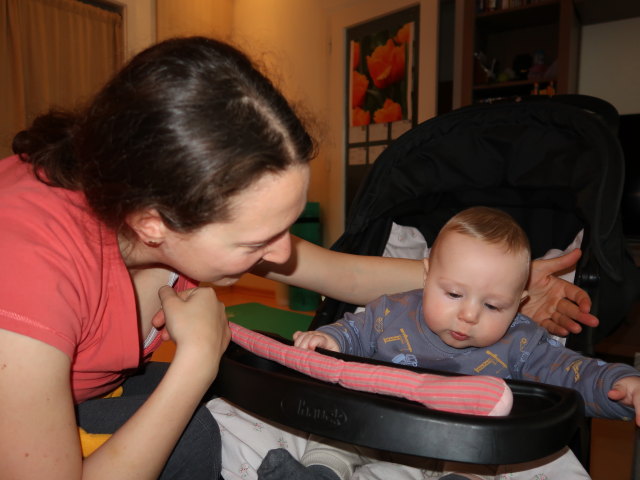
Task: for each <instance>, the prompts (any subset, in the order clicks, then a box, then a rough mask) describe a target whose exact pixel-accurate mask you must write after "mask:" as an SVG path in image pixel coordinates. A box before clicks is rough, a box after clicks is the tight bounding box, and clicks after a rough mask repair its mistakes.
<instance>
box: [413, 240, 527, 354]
mask: <svg viewBox="0 0 640 480" xmlns="http://www.w3.org/2000/svg"><path fill="white" fill-rule="evenodd" d="M438 242H439V244H438V248H437V252H435V254H434V256H433V257H432V258H430V259H427V260H425V286H424V292H423V306H422V310H423V315H424V319H425V322H426V324H427V326H428V327H429V328H430V329H431V330H432V331H433V332H435V333H436V334H437V335H438V336H439V337H440V338H441V339H442V340H443V341H444V342H445V343H446V344H447V345H450V346H452V347H455V348H465V347H486V346H488V345H492V344H494V343H496V342H497V341H498V340H500V339H501V338H502V337H503V336H504V334H505V333H506V331H507V329H508V328H509V325H510V324H511V322H512V321H513V318H514V317H515V315H516V312H517V311H518V307H519V305H520V302H521V300H522V299H523V298H524V297H525V296H526V293H525V292H524V291H523V290H524V283H525V281H526V278H527V276H528V263H527V261H526V258H525V254H524V253H515V254H514V253H507V252H505V250H504V247H503V246H502V245H492V244H489V243H486V242H484V241H482V240H478V239H475V238H471V237H469V236H466V235H462V234H460V233H456V232H448V233H446V234H445V237H444V238H442V239H441V240H439V241H438Z"/></svg>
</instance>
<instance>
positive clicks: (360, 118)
mask: <svg viewBox="0 0 640 480" xmlns="http://www.w3.org/2000/svg"><path fill="white" fill-rule="evenodd" d="M370 123H371V112H368V111H366V110H363V109H361V108H360V107H356V108H354V109H353V111H352V112H351V124H352V125H353V126H354V127H363V126H364V125H369V124H370Z"/></svg>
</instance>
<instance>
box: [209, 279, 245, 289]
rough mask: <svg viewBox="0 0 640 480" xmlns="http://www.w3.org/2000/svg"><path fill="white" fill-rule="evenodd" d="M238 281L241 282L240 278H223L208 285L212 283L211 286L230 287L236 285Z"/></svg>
mask: <svg viewBox="0 0 640 480" xmlns="http://www.w3.org/2000/svg"><path fill="white" fill-rule="evenodd" d="M238 280H240V276H238V277H223V278H219V279H217V280H213V281H211V282H207V283H210V284H211V285H215V286H216V287H230V286H231V285H233V284H235V283H236V282H237V281H238Z"/></svg>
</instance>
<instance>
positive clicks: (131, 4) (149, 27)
mask: <svg viewBox="0 0 640 480" xmlns="http://www.w3.org/2000/svg"><path fill="white" fill-rule="evenodd" d="M111 2H112V3H116V4H118V5H122V6H123V7H124V16H123V17H124V37H125V38H124V49H125V59H129V58H131V57H132V56H133V55H135V54H136V53H138V52H139V51H140V50H143V49H144V48H146V47H148V46H149V45H152V44H153V43H155V41H156V0H111Z"/></svg>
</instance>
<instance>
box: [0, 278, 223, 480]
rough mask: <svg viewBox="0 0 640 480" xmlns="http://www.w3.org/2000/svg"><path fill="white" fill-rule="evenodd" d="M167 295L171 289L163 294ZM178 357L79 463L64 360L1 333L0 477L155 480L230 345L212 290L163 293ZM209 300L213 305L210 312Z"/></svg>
mask: <svg viewBox="0 0 640 480" xmlns="http://www.w3.org/2000/svg"><path fill="white" fill-rule="evenodd" d="M167 290H168V291H167ZM161 298H162V302H163V309H164V310H165V313H166V316H167V329H169V331H170V334H171V336H172V338H173V339H174V340H175V341H176V345H177V347H176V354H175V358H174V361H173V362H172V364H171V366H170V367H169V369H168V371H167V373H166V375H165V377H164V379H163V380H162V381H161V382H160V384H159V385H158V387H157V388H156V390H155V391H154V392H153V393H152V394H151V395H150V396H149V399H148V400H147V401H146V402H145V404H144V405H143V406H142V407H140V409H139V410H138V411H137V412H136V413H135V415H134V416H132V417H131V418H130V419H129V420H128V421H127V422H126V423H125V424H124V425H123V426H122V427H121V428H120V429H119V430H117V431H116V432H115V433H114V434H113V435H112V436H111V437H110V438H109V440H107V442H105V443H104V444H103V445H102V446H101V447H100V448H99V449H98V450H96V451H95V452H94V453H93V454H92V455H90V456H89V457H87V458H86V459H85V460H84V461H83V460H82V456H81V452H80V444H79V436H78V427H77V425H76V419H75V414H74V407H73V400H72V395H71V387H70V378H69V372H70V368H71V364H70V360H69V358H68V357H67V356H66V355H65V354H64V353H62V352H61V351H59V350H57V349H56V348H54V347H52V346H50V345H48V344H46V343H43V342H40V341H38V340H35V339H32V338H29V337H26V336H23V335H19V334H16V333H13V332H9V331H6V330H0V391H2V392H3V393H2V395H0V411H1V412H3V413H2V415H0V449H1V451H2V455H0V471H2V472H3V476H4V475H6V476H7V478H16V479H21V478H24V479H32V478H48V479H64V480H68V479H71V480H73V479H79V478H90V479H94V478H109V479H113V478H123V479H127V478H131V479H154V478H157V477H158V475H159V474H160V472H161V470H162V468H163V467H164V464H165V462H166V460H167V459H168V457H169V455H170V454H171V451H172V450H173V447H174V446H175V444H176V443H177V441H178V439H179V437H180V435H181V434H182V431H183V430H184V428H185V426H186V425H187V423H188V421H189V419H190V418H191V416H192V415H193V412H194V411H195V409H196V407H197V406H198V405H199V403H200V401H201V400H202V396H203V395H204V393H205V392H206V390H207V388H208V387H209V386H210V384H211V382H212V380H213V379H214V378H215V376H216V374H217V371H218V365H219V359H220V356H221V354H222V352H223V351H224V349H225V348H226V346H227V343H228V341H229V335H230V334H229V330H228V325H227V322H226V317H224V306H222V304H220V303H219V302H217V300H216V299H215V294H214V293H213V291H212V290H211V289H196V290H195V292H192V293H191V295H190V296H189V297H188V298H179V297H177V296H176V294H175V292H173V290H172V289H170V288H169V287H166V289H162V291H161ZM212 302H217V303H216V304H215V308H212Z"/></svg>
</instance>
